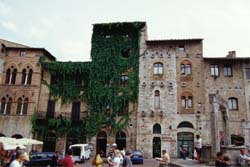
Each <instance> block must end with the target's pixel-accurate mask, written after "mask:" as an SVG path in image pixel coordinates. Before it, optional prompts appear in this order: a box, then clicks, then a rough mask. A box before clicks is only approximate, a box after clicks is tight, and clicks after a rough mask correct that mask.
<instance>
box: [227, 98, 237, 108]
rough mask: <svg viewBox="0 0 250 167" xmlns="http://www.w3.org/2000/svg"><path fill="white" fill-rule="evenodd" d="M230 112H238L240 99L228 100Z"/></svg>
mask: <svg viewBox="0 0 250 167" xmlns="http://www.w3.org/2000/svg"><path fill="white" fill-rule="evenodd" d="M228 108H229V110H238V99H237V98H235V97H230V98H229V99H228Z"/></svg>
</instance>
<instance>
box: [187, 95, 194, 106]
mask: <svg viewBox="0 0 250 167" xmlns="http://www.w3.org/2000/svg"><path fill="white" fill-rule="evenodd" d="M187 103H188V104H187V106H188V108H193V100H192V97H188V101H187Z"/></svg>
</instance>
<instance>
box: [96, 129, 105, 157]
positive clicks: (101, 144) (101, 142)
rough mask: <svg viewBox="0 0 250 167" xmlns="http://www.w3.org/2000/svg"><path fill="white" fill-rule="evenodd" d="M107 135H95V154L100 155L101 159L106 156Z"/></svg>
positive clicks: (102, 133)
mask: <svg viewBox="0 0 250 167" xmlns="http://www.w3.org/2000/svg"><path fill="white" fill-rule="evenodd" d="M106 148H107V133H106V132H104V131H101V132H99V133H98V134H97V138H96V153H100V154H101V156H102V157H105V156H106V155H107V154H106V153H107V152H106V151H107V150H106Z"/></svg>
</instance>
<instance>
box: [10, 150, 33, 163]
mask: <svg viewBox="0 0 250 167" xmlns="http://www.w3.org/2000/svg"><path fill="white" fill-rule="evenodd" d="M15 157H16V158H15V160H13V161H12V162H11V164H10V167H22V166H23V162H24V161H29V156H28V154H27V153H26V152H25V151H23V150H17V151H16V155H15Z"/></svg>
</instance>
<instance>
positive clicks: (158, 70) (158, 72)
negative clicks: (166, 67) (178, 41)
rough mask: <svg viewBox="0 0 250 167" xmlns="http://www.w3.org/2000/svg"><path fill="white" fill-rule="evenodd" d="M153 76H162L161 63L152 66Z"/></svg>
mask: <svg viewBox="0 0 250 167" xmlns="http://www.w3.org/2000/svg"><path fill="white" fill-rule="evenodd" d="M153 74H154V75H163V63H160V62H157V63H154V64H153Z"/></svg>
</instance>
